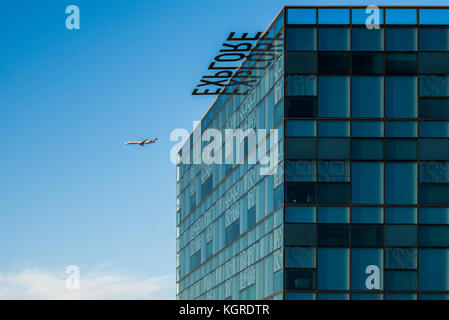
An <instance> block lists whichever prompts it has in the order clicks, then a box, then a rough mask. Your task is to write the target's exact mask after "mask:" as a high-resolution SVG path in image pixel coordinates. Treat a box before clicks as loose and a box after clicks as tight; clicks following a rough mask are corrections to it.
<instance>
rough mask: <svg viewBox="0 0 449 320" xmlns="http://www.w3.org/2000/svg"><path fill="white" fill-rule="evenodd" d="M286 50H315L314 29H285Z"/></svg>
mask: <svg viewBox="0 0 449 320" xmlns="http://www.w3.org/2000/svg"><path fill="white" fill-rule="evenodd" d="M286 47H287V50H301V51H313V50H316V29H315V28H294V27H289V28H287V39H286Z"/></svg>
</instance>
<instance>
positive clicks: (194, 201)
mask: <svg viewBox="0 0 449 320" xmlns="http://www.w3.org/2000/svg"><path fill="white" fill-rule="evenodd" d="M195 207H196V193H194V194H193V195H192V196H190V211H192V210H193V209H194V208H195Z"/></svg>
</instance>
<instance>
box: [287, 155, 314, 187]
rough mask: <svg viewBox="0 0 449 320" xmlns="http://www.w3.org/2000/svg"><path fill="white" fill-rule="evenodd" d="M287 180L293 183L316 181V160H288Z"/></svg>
mask: <svg viewBox="0 0 449 320" xmlns="http://www.w3.org/2000/svg"><path fill="white" fill-rule="evenodd" d="M285 180H286V181H293V182H301V181H309V182H312V181H316V163H315V161H314V160H286V161H285Z"/></svg>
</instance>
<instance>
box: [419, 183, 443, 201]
mask: <svg viewBox="0 0 449 320" xmlns="http://www.w3.org/2000/svg"><path fill="white" fill-rule="evenodd" d="M419 203H420V204H434V205H444V204H449V184H448V183H439V184H431V183H421V184H420V185H419Z"/></svg>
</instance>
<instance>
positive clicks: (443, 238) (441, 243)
mask: <svg viewBox="0 0 449 320" xmlns="http://www.w3.org/2000/svg"><path fill="white" fill-rule="evenodd" d="M419 245H420V246H421V247H449V226H423V225H421V226H420V227H419Z"/></svg>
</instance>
